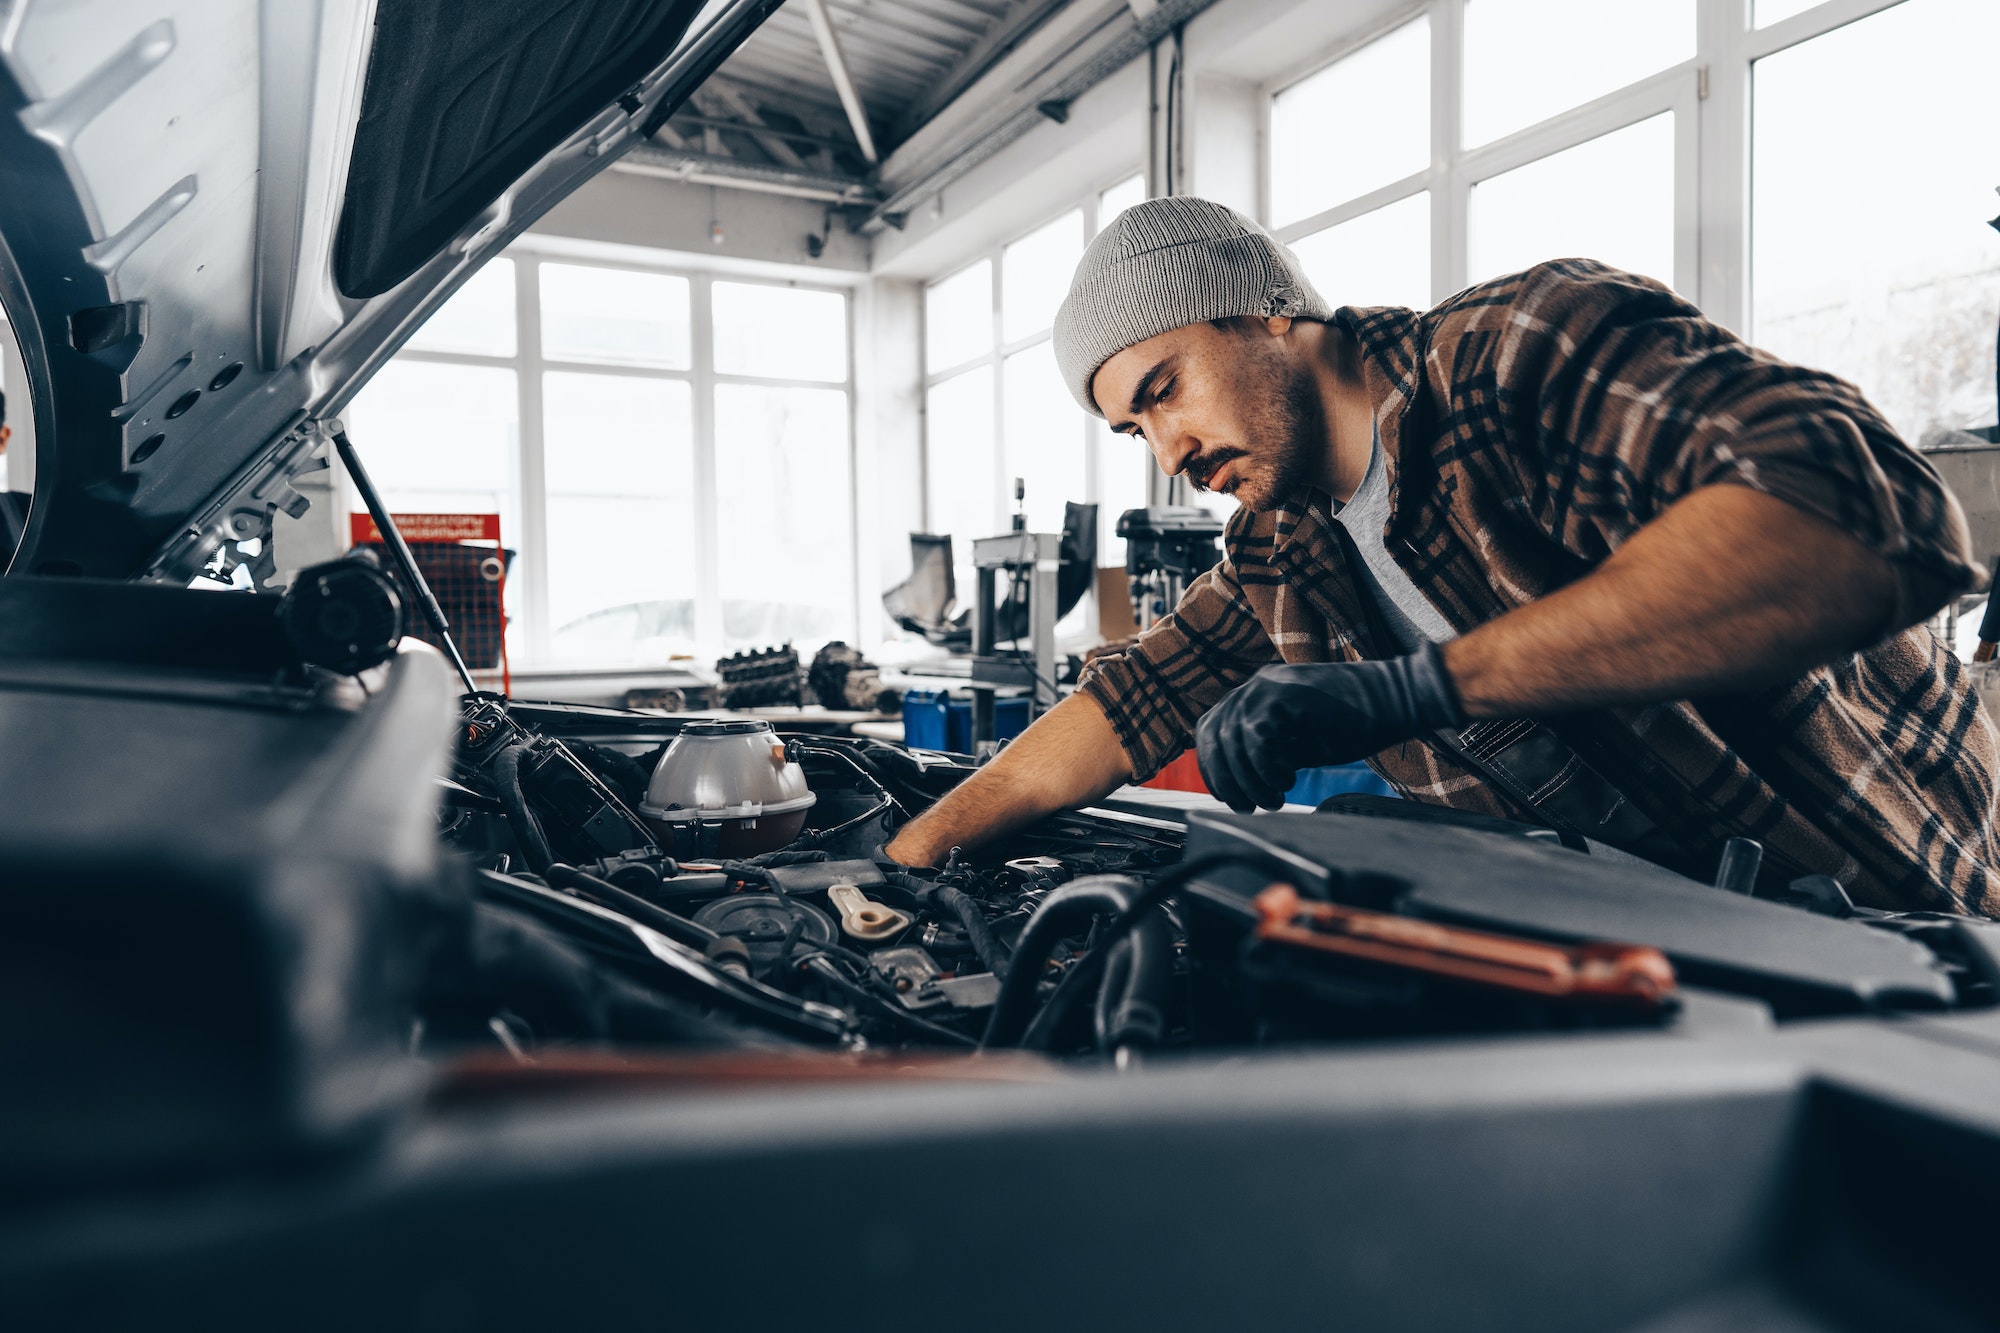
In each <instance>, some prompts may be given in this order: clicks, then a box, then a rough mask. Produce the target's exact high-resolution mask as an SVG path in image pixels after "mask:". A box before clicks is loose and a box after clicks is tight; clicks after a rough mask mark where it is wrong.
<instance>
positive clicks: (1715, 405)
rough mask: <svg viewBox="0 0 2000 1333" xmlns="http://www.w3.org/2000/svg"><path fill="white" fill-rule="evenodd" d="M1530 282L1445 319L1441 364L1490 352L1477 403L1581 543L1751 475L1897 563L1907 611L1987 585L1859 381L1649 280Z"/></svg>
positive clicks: (1561, 268)
mask: <svg viewBox="0 0 2000 1333" xmlns="http://www.w3.org/2000/svg"><path fill="white" fill-rule="evenodd" d="M1515 282H1516V284H1517V286H1516V289H1515V291H1514V292H1513V293H1512V296H1511V299H1509V300H1505V301H1498V302H1490V303H1476V302H1467V303H1466V304H1465V305H1464V306H1463V307H1462V308H1461V309H1459V310H1457V311H1455V312H1453V313H1452V314H1450V315H1448V316H1447V317H1446V318H1445V320H1444V321H1443V323H1442V324H1441V325H1440V327H1439V330H1438V337H1437V338H1436V339H1434V341H1433V343H1432V346H1431V365H1430V369H1431V370H1432V373H1433V374H1439V373H1445V372H1446V371H1448V370H1449V369H1450V368H1452V367H1454V366H1455V367H1456V368H1457V369H1458V371H1459V372H1460V373H1461V374H1462V372H1463V369H1464V367H1465V366H1466V365H1467V363H1468V361H1469V360H1472V361H1476V360H1479V359H1486V360H1487V362H1488V366H1489V368H1490V374H1489V375H1486V376H1476V377H1474V380H1475V382H1476V381H1481V380H1483V381H1484V383H1480V384H1479V385H1478V393H1479V395H1480V396H1482V397H1486V398H1487V401H1486V402H1485V403H1482V404H1477V405H1476V407H1477V410H1483V411H1490V412H1491V413H1492V414H1493V416H1494V417H1495V418H1497V420H1496V424H1497V425H1500V426H1501V427H1503V429H1504V431H1505V433H1506V434H1507V435H1508V436H1509V437H1511V439H1512V441H1513V450H1512V460H1511V461H1512V464H1513V466H1514V467H1515V469H1516V470H1517V471H1516V476H1515V480H1516V481H1517V482H1518V484H1519V485H1520V487H1521V491H1522V498H1523V499H1524V501H1525V502H1526V504H1527V505H1528V507H1529V509H1530V511H1531V512H1532V513H1533V514H1534V515H1535V517H1536V519H1537V521H1538V522H1540V523H1541V525H1542V526H1543V527H1544V528H1545V529H1546V530H1547V531H1548V532H1549V534H1550V535H1551V536H1553V537H1554V538H1556V539H1557V540H1558V541H1560V542H1561V543H1562V544H1563V545H1564V546H1565V547H1566V548H1568V549H1569V550H1571V551H1572V552H1573V553H1575V554H1577V555H1580V556H1582V557H1584V558H1585V559H1588V560H1593V561H1594V560H1598V559H1602V558H1603V557H1604V556H1606V555H1608V554H1609V553H1610V552H1611V551H1613V550H1615V549H1616V548H1617V547H1618V546H1619V545H1620V544H1622V543H1623V542H1624V541H1625V539H1626V538H1628V537H1630V536H1631V534H1632V533H1633V532H1635V531H1636V530H1637V529H1638V528H1639V527H1641V526H1642V525H1644V524H1645V523H1647V522H1649V521H1650V520H1652V519H1653V518H1655V517H1657V516H1658V515H1659V514H1660V513H1661V512H1662V511H1663V510H1665V509H1666V508H1667V507H1668V506H1670V505H1671V504H1672V503H1673V502H1674V501H1676V500H1678V499H1680V498H1681V497H1682V496H1684V495H1686V494H1688V493H1689V492H1690V491H1692V490H1694V489H1695V488H1697V487H1700V486H1708V485H1716V484H1724V485H1738V486H1747V487H1750V488H1752V489H1755V490H1759V491H1762V492H1764V493H1766V494H1768V495H1771V496H1774V497H1776V498H1777V499H1780V500H1783V501H1785V502H1786V503H1788V504H1791V505H1793V506H1794V507H1796V508H1798V509H1801V510H1804V511H1805V512H1807V513H1809V514H1813V515H1816V516H1818V517H1820V518H1822V519H1825V520H1826V521H1827V522H1829V523H1832V524H1833V525H1835V526H1836V527H1838V528H1840V529H1841V530H1842V531H1843V532H1846V533H1847V534H1849V535H1850V536H1852V537H1854V538H1855V539H1856V540H1858V541H1860V542H1861V543H1862V544H1863V545H1865V546H1867V547H1868V548H1869V549H1870V550H1872V551H1874V552H1875V553H1876V554H1878V555H1880V556H1882V557H1883V558H1884V559H1885V560H1887V561H1888V562H1889V563H1890V565H1891V567H1892V569H1894V571H1895V572H1896V575H1897V585H1898V607H1897V616H1898V623H1899V624H1909V623H1913V622H1914V621H1916V620H1918V619H1921V618H1922V617H1923V616H1925V615H1928V614H1930V613H1931V612H1932V611H1934V610H1935V609H1936V608H1937V606H1938V605H1939V604H1941V601H1942V599H1943V598H1944V597H1946V596H1949V595H1950V594H1952V593H1955V592H1960V591H1966V590H1970V589H1974V588H1977V587H1980V586H1981V585H1982V584H1983V583H1984V581H1985V578H1984V574H1983V572H1982V571H1981V570H1980V569H1979V568H1978V567H1977V566H1976V565H1975V564H1974V563H1973V556H1972V551H1971V545H1970V541H1969V537H1968V533H1967V529H1966V523H1965V516H1964V514H1963V512H1962V511H1961V510H1960V508H1959V505H1958V502H1957V500H1956V499H1954V498H1953V496H1952V494H1951V491H1950V490H1949V488H1948V487H1946V485H1945V484H1944V482H1943V480H1942V479H1941V478H1940V477H1939V476H1938V474H1937V471H1936V470H1935V469H1934V468H1932V467H1931V465H1930V463H1929V462H1928V461H1926V460H1925V459H1924V457H1923V456H1922V455H1921V454H1919V453H1918V452H1917V451H1916V450H1914V449H1912V448H1911V447H1910V446H1909V445H1908V444H1906V443H1904V442H1903V440H1902V439H1900V438H1899V437H1898V436H1897V434H1896V432H1895V430H1894V429H1893V428H1892V427H1891V426H1890V425H1889V423H1888V422H1887V421H1886V420H1885V419H1884V418H1883V417H1882V415H1881V413H1879V412H1877V411H1876V410H1875V408H1874V407H1872V406H1871V405H1870V404H1869V403H1868V401H1867V399H1866V398H1864V397H1863V396H1862V394H1861V391H1860V390H1859V389H1857V388H1855V386H1853V385H1852V384H1849V383H1847V382H1846V381H1845V380H1842V379H1839V378H1838V377H1836V376H1833V375H1829V374H1826V373H1824V372H1821V371H1816V370H1809V369H1805V368H1802V367H1799V366H1793V365H1790V364H1787V363H1786V362H1784V361H1782V360H1780V359H1778V358H1777V357H1775V356H1772V355H1770V354H1769V353H1766V352H1762V351H1759V350H1757V349H1755V348H1752V347H1750V346H1748V345H1747V344H1745V343H1744V342H1743V341H1742V340H1740V339H1738V338H1737V337H1736V336H1735V335H1733V334H1731V333H1729V332H1728V331H1727V330H1726V329H1723V328H1721V327H1720V326H1718V325H1716V324H1713V323H1711V322H1710V321H1709V320H1707V319H1705V318H1704V317H1703V316H1702V315H1701V313H1700V312H1699V311H1698V310H1696V309H1695V308H1694V307H1693V306H1691V305H1689V304H1688V303H1687V302H1685V301H1683V300H1682V299H1681V298H1679V297H1678V296H1676V295H1674V293H1673V292H1671V291H1669V290H1668V289H1667V288H1665V287H1663V286H1661V285H1660V284H1659V283H1657V282H1654V281H1652V280H1651V279H1649V278H1642V277H1637V276H1634V275H1632V274H1627V273H1621V272H1618V271H1617V270H1614V269H1609V268H1606V267H1605V266H1603V265H1601V264H1597V263H1593V262H1591V261H1589V260H1556V261H1553V262H1551V263H1547V264H1541V265H1537V266H1536V267H1535V268H1533V269H1530V270H1528V271H1527V272H1525V273H1523V274H1521V275H1519V277H1518V278H1517V279H1516V280H1515ZM1497 285H1499V284H1496V286H1497ZM1489 395H1490V396H1489ZM1464 406H1465V404H1463V403H1462V404H1461V409H1463V407H1464Z"/></svg>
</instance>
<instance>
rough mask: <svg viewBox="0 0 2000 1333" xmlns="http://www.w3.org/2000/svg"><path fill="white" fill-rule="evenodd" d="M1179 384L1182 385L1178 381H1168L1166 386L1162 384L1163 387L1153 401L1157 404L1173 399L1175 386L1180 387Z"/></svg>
mask: <svg viewBox="0 0 2000 1333" xmlns="http://www.w3.org/2000/svg"><path fill="white" fill-rule="evenodd" d="M1179 383H1180V381H1179V380H1178V379H1171V380H1168V381H1167V382H1166V383H1165V384H1162V385H1161V386H1160V391H1159V392H1158V393H1156V394H1154V395H1153V401H1154V402H1155V403H1164V402H1166V401H1167V399H1169V398H1171V397H1173V396H1174V388H1175V386H1177V385H1178V384H1179Z"/></svg>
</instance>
